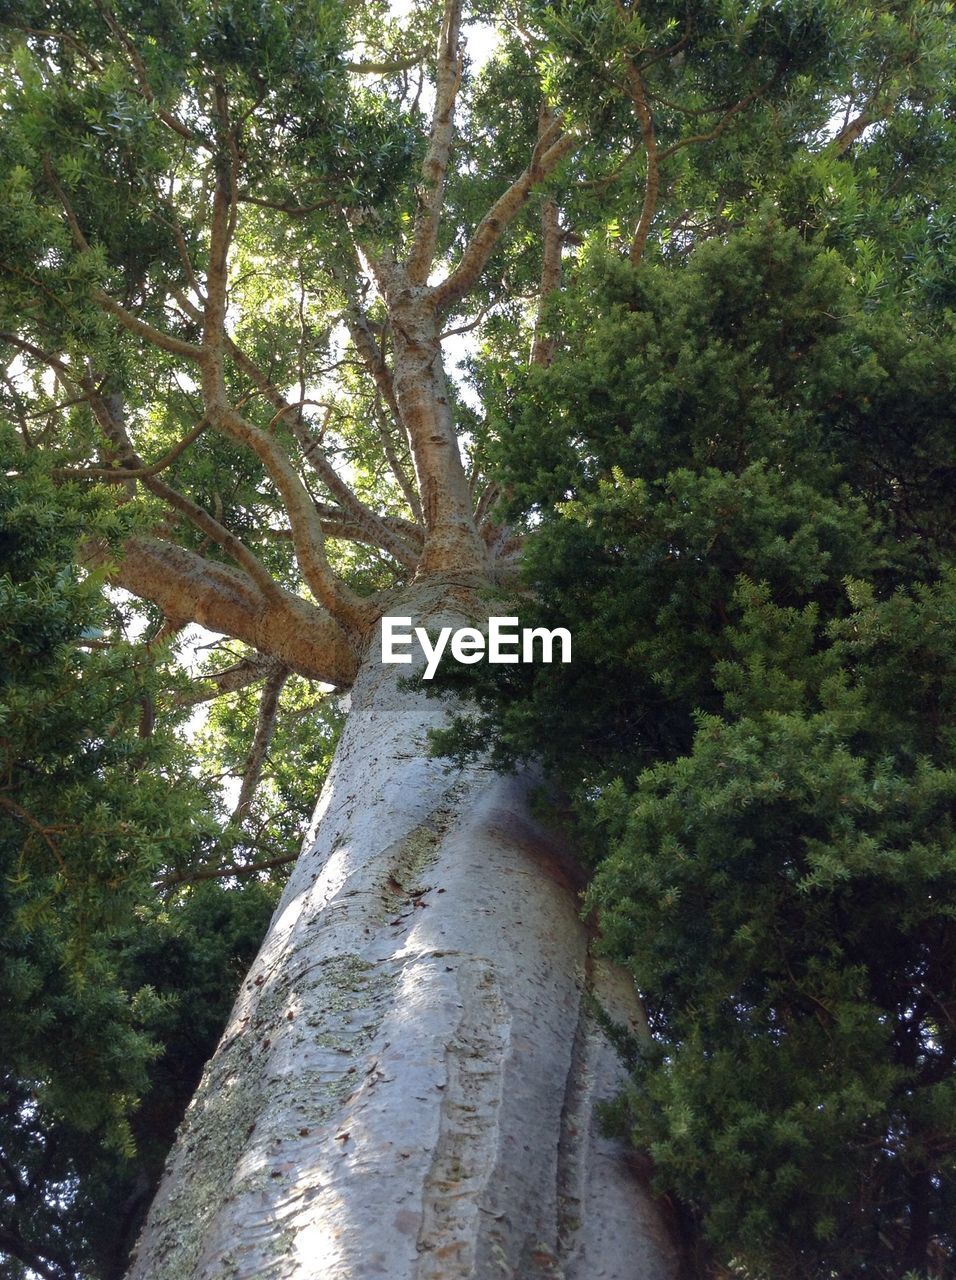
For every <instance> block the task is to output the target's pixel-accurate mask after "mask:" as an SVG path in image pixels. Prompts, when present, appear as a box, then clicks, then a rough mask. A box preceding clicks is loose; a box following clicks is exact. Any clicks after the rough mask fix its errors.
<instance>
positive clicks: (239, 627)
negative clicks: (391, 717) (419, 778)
mask: <svg viewBox="0 0 956 1280" xmlns="http://www.w3.org/2000/svg"><path fill="white" fill-rule="evenodd" d="M82 554H83V559H84V561H85V562H86V563H87V564H90V565H100V564H104V563H106V564H108V565H109V566H110V572H109V580H110V582H112V583H114V584H115V585H116V586H118V587H123V588H124V589H125V590H127V591H131V592H132V593H133V595H137V596H140V597H142V598H143V599H145V600H152V601H153V603H154V604H156V605H158V606H159V608H161V609H162V610H163V612H164V613H165V614H166V616H167V617H168V618H174V619H176V620H178V621H190V622H198V623H199V624H200V626H203V627H206V628H208V629H209V630H210V631H216V632H218V633H219V634H220V635H227V636H232V637H233V638H234V639H236V640H241V641H243V643H245V644H248V645H250V646H251V647H252V648H253V649H257V650H258V651H259V652H260V653H262V654H268V655H269V656H271V657H273V658H276V659H277V660H278V661H280V662H282V663H283V664H284V665H285V666H287V667H288V668H289V669H290V670H292V671H295V672H297V673H298V674H299V675H302V676H305V677H306V678H307V679H310V680H322V681H325V682H326V683H327V684H333V685H336V686H338V687H340V688H348V687H349V686H350V685H351V683H352V680H353V679H354V677H355V673H356V671H357V670H358V650H357V646H356V644H355V643H353V641H352V640H351V639H350V637H349V635H348V633H347V632H346V631H345V629H344V628H343V627H342V626H341V625H340V624H339V623H338V622H337V621H336V620H335V619H334V618H333V617H331V616H330V615H329V614H328V613H327V612H326V611H325V610H324V609H319V608H316V606H315V605H312V604H309V603H308V602H307V601H306V600H303V599H301V598H300V597H299V596H296V595H293V594H292V593H291V592H288V591H284V590H282V589H281V588H280V591H281V604H279V605H276V604H274V603H273V602H271V601H269V600H267V599H266V598H265V596H263V594H262V592H261V591H260V590H259V589H258V588H257V587H256V585H255V583H254V582H253V581H252V580H251V578H249V576H248V575H247V574H245V573H243V572H242V571H241V570H238V569H233V568H231V567H230V566H229V565H224V564H217V563H216V562H215V561H211V560H204V559H203V558H202V557H201V556H199V555H197V554H196V553H195V552H193V551H188V550H187V549H186V548H185V547H180V546H177V545H176V544H174V543H172V542H166V541H164V540H162V539H160V538H146V537H136V538H130V539H127V541H126V542H125V543H124V544H123V548H122V551H121V557H122V558H121V559H120V561H119V563H114V562H113V555H114V554H115V553H113V552H111V551H110V550H109V549H108V548H105V547H103V546H98V545H95V544H87V546H86V547H85V548H84V549H83V553H82Z"/></svg>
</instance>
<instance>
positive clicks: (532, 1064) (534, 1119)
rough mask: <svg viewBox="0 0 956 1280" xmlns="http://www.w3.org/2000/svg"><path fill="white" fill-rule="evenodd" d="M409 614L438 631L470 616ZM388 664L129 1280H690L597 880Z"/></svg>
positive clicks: (369, 669)
mask: <svg viewBox="0 0 956 1280" xmlns="http://www.w3.org/2000/svg"><path fill="white" fill-rule="evenodd" d="M417 603H418V605H419V608H418V609H414V610H413V608H412V606H411V605H409V603H408V602H407V601H405V602H404V603H403V604H402V605H401V606H395V608H394V610H393V612H395V613H399V614H403V613H404V614H407V613H409V612H414V613H416V614H417V615H418V617H419V618H422V617H425V618H426V619H427V622H428V624H429V625H440V624H441V623H443V622H446V621H451V622H452V623H455V624H460V622H461V617H460V614H459V615H458V616H451V617H448V616H443V615H445V614H447V610H445V609H443V608H442V607H440V606H439V607H437V608H433V609H429V608H428V607H427V603H425V604H423V602H422V600H421V597H419V599H418V601H417ZM410 670H411V668H409V667H408V666H383V665H382V664H381V662H380V660H379V644H378V640H377V638H376V639H375V640H374V641H373V644H372V646H371V652H370V654H369V656H368V658H367V660H366V662H365V664H364V666H363V668H362V670H361V671H360V674H359V677H358V679H357V681H356V684H355V687H354V689H353V692H352V708H351V713H350V715H349V717H348V723H347V726H346V728H345V731H344V734H343V737H342V741H341V743H340V746H339V749H338V752H337V755H336V758H335V762H334V765H333V767H332V770H331V773H330V775H329V778H328V780H327V782H326V785H325V787H324V789H323V792H322V795H321V797H320V800H319V804H318V808H317V810H316V814H315V818H314V821H313V829H312V831H311V832H310V834H309V836H308V837H307V840H306V843H305V846H304V849H303V853H302V856H301V857H300V859H299V861H298V863H297V865H296V867H295V870H294V872H293V874H292V877H291V879H290V881H289V884H288V886H287V888H286V891H285V893H284V895H283V897H282V901H281V902H280V904H279V906H278V908H277V910H276V913H275V916H274V918H273V920H272V924H271V926H270V929H269V932H268V935H267V937H266V940H265V942H264V943H263V946H262V949H261V951H260V953H259V956H258V957H257V959H256V961H255V963H254V964H253V966H252V969H251V971H250V973H249V975H248V977H247V979H246V981H245V982H244V983H243V988H242V992H241V994H240V996H239V999H238V1001H237V1004H236V1007H235V1009H234V1011H233V1014H232V1017H231V1020H230V1023H229V1025H228V1027H227V1029H226V1032H225V1034H224V1036H223V1038H222V1041H221V1043H220V1045H219V1047H218V1049H217V1051H216V1053H215V1055H214V1057H213V1058H212V1060H211V1062H210V1063H209V1066H208V1067H207V1070H206V1073H205V1076H204V1079H203V1081H202V1084H201V1085H200V1088H199V1090H198V1092H197V1094H196V1097H195V1098H194V1100H193V1102H192V1103H191V1104H190V1107H189V1110H188V1112H187V1114H186V1118H185V1120H184V1122H183V1126H182V1129H181V1132H180V1135H179V1138H178V1141H177V1143H176V1146H175V1147H174V1149H173V1152H172V1154H171V1156H170V1159H169V1162H168V1166H167V1170H166V1175H165V1178H164V1180H163V1183H162V1185H161V1188H160V1191H159V1193H158V1195H157V1198H156V1200H155V1202H154V1204H153V1207H152V1210H151V1212H150V1216H149V1219H148V1221H147V1223H146V1226H145V1228H144V1230H143V1233H142V1236H141V1238H140V1241H139V1244H138V1246H137V1250H136V1253H135V1256H134V1261H133V1263H132V1266H131V1269H130V1272H129V1280H200V1278H202V1280H224V1278H225V1277H230V1278H235V1280H253V1277H254V1278H255V1280H280V1278H281V1280H306V1277H308V1278H310V1280H312V1278H313V1277H321V1278H322V1280H357V1278H358V1277H375V1276H382V1277H389V1280H413V1278H414V1280H465V1277H469V1278H474V1280H506V1278H508V1277H514V1280H532V1278H534V1277H559V1276H560V1277H564V1280H602V1278H603V1280H612V1278H613V1280H638V1278H640V1280H665V1277H667V1278H669V1277H671V1276H672V1275H673V1274H674V1272H675V1260H674V1255H673V1251H672V1248H671V1246H670V1244H669V1242H668V1237H667V1233H666V1231H665V1229H664V1226H663V1222H662V1219H661V1216H660V1214H659V1211H658V1209H657V1207H656V1206H655V1204H654V1202H653V1200H652V1199H651V1197H650V1196H649V1194H648V1193H647V1191H646V1190H645V1189H644V1187H643V1186H642V1185H641V1183H640V1181H639V1180H638V1178H637V1175H636V1174H635V1172H634V1170H633V1165H632V1163H631V1162H630V1160H629V1157H628V1155H627V1152H626V1151H624V1150H623V1149H620V1148H619V1147H618V1146H617V1145H616V1144H615V1143H614V1142H613V1141H611V1140H610V1139H608V1138H606V1137H604V1136H602V1135H601V1133H600V1130H599V1126H598V1123H597V1119H596V1116H595V1103H596V1102H597V1101H598V1100H599V1099H601V1098H606V1097H609V1096H611V1095H612V1094H613V1093H614V1090H615V1088H616V1086H617V1085H618V1084H619V1083H620V1081H621V1079H622V1069H621V1066H620V1063H619V1061H618V1059H617V1057H616V1055H615V1053H614V1051H613V1050H612V1048H611V1047H610V1045H609V1044H608V1043H607V1041H606V1039H605V1038H604V1036H603V1033H602V1032H601V1031H600V1030H599V1028H598V1026H597V1024H596V1022H595V1020H594V1018H593V1015H592V1013H591V1010H590V1007H589V1001H588V998H587V997H588V996H589V994H590V993H593V994H594V995H595V996H596V997H597V999H598V1001H599V1002H600V1003H601V1004H602V1005H603V1006H604V1007H605V1008H606V1009H607V1011H608V1012H609V1013H610V1014H611V1015H612V1016H613V1017H614V1018H615V1019H617V1020H618V1021H622V1022H626V1023H629V1024H631V1025H633V1026H637V1025H639V1018H640V1010H639V1005H638V1003H637V1001H636V999H635V996H634V992H633V988H632V987H631V985H630V984H629V982H628V980H627V979H626V978H625V976H624V975H623V974H622V973H620V972H619V971H616V970H614V969H612V968H611V967H610V966H609V965H607V964H606V963H604V962H601V961H599V960H595V959H593V958H592V957H591V955H590V952H589V941H590V940H589V935H588V932H587V930H586V928H585V926H584V925H583V924H582V922H581V920H580V918H579V914H578V912H579V900H578V897H577V894H576V892H575V887H574V881H573V871H572V870H571V869H570V868H569V864H568V861H567V859H565V858H564V857H563V856H562V854H561V852H560V850H559V849H558V848H557V847H556V844H555V842H554V840H553V839H552V837H550V836H549V835H548V834H547V833H546V832H545V831H544V829H543V828H542V827H541V826H540V825H538V824H537V823H536V822H534V821H533V820H532V819H531V818H530V817H529V815H528V810H527V806H526V791H527V786H528V784H527V782H525V781H521V780H517V779H504V778H501V777H497V776H495V775H494V774H492V773H491V772H490V771H489V770H487V769H486V768H484V767H480V766H474V767H470V768H469V769H467V770H465V771H463V772H462V771H458V770H454V771H449V769H448V767H447V763H446V762H443V761H441V760H435V759H432V758H430V757H429V755H428V747H427V742H426V733H427V730H428V729H429V728H430V727H432V726H435V725H437V724H439V723H440V722H441V720H442V718H443V715H444V710H443V706H442V703H441V702H440V701H439V700H438V699H429V698H426V697H424V696H423V695H422V694H420V693H417V692H414V691H409V690H407V689H404V688H402V687H401V686H400V678H401V677H402V676H403V675H404V676H407V675H408V674H409V672H410Z"/></svg>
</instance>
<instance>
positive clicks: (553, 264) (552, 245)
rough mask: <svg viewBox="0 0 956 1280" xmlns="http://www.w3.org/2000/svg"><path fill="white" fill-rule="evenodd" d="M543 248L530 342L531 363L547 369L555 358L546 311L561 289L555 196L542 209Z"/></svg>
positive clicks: (558, 227) (558, 222)
mask: <svg viewBox="0 0 956 1280" xmlns="http://www.w3.org/2000/svg"><path fill="white" fill-rule="evenodd" d="M541 249H542V253H541V284H540V286H539V289H538V312H537V315H536V316H535V321H534V338H533V340H532V343H531V363H532V364H537V365H541V366H547V365H549V364H550V363H551V360H552V358H553V356H554V338H553V337H551V336H550V335H549V334H548V333H546V332H545V324H544V312H545V307H546V305H547V302H548V299H549V298H550V297H551V295H552V294H553V293H554V292H555V291H556V290H557V289H559V288H560V287H561V220H560V215H559V212H558V202H557V201H556V200H555V199H554V198H553V196H548V198H547V199H546V200H545V202H544V204H543V205H542V207H541Z"/></svg>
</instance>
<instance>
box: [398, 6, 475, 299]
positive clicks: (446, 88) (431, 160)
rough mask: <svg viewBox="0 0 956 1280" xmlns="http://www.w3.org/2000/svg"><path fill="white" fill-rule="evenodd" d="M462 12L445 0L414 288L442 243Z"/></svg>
mask: <svg viewBox="0 0 956 1280" xmlns="http://www.w3.org/2000/svg"><path fill="white" fill-rule="evenodd" d="M461 10H462V0H445V12H444V14H443V17H442V25H441V34H440V36H439V39H438V67H437V84H436V87H435V109H434V111H433V113H432V125H431V132H430V134H429V138H428V149H427V151H426V152H425V159H424V161H423V162H422V184H421V187H420V188H419V191H418V213H417V215H416V218H415V229H414V231H413V233H412V247H411V252H410V253H409V255H408V261H407V263H406V271H407V274H408V278H409V280H410V281H411V282H412V284H424V283H425V281H426V280H427V279H428V274H429V272H430V271H431V266H432V262H433V261H434V258H435V245H436V244H437V242H438V227H439V223H440V222H441V208H442V195H443V192H444V189H445V176H446V174H447V172H448V161H449V158H450V156H451V147H452V142H453V141H454V136H455V100H456V99H457V97H458V89H459V87H460V85H461V77H462V73H463V71H464V59H463V57H462V52H461V49H460V47H459V40H460V37H461Z"/></svg>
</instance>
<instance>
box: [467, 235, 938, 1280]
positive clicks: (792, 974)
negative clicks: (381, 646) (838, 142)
mask: <svg viewBox="0 0 956 1280" xmlns="http://www.w3.org/2000/svg"><path fill="white" fill-rule="evenodd" d="M913 232H914V229H913V228H912V227H911V226H910V227H907V229H906V232H905V233H904V234H905V235H906V238H907V240H908V241H909V242H910V243H913V242H914V240H915V236H914V234H913ZM854 274H855V273H851V272H850V271H848V270H847V268H846V266H845V264H844V263H843V262H842V261H841V260H840V257H839V256H838V255H837V254H835V253H833V252H832V251H823V250H822V249H821V246H820V245H819V244H813V243H812V242H811V243H808V242H807V241H806V240H804V238H802V237H801V236H800V235H799V234H798V233H797V232H795V231H794V230H792V229H786V228H784V227H782V226H781V225H780V219H779V216H778V215H777V214H774V215H772V216H769V217H765V218H763V219H761V220H759V221H758V222H757V223H756V225H754V226H752V227H749V228H747V229H746V230H745V231H742V232H737V233H735V234H733V235H731V236H730V237H728V238H727V239H726V240H724V241H716V240H715V241H713V242H711V243H710V244H707V245H705V246H702V247H700V248H699V249H698V250H697V252H696V253H695V255H694V257H693V260H692V261H691V262H689V263H688V264H687V266H686V267H685V268H684V269H683V271H681V272H680V273H675V272H672V271H669V270H667V269H666V268H663V267H660V266H658V267H655V268H645V269H644V270H643V271H641V272H640V273H637V274H635V273H634V272H632V271H631V270H629V269H628V268H622V267H621V265H620V264H619V263H617V262H615V261H613V260H612V261H610V262H597V263H595V265H594V268H593V269H592V271H591V273H590V276H589V278H585V279H582V280H581V281H580V292H579V293H578V294H577V296H576V297H571V296H570V294H569V296H568V298H567V300H566V301H565V303H564V308H563V309H564V311H565V315H564V321H565V325H564V328H565V332H566V333H568V334H569V339H570V340H569V341H568V343H567V345H566V346H565V347H564V348H563V350H562V351H561V352H560V353H559V354H558V355H556V357H555V360H554V361H553V363H552V365H551V366H550V368H549V369H548V370H547V371H546V372H543V373H541V374H540V376H539V377H537V378H536V379H535V380H534V381H533V382H532V383H531V384H530V385H526V386H525V388H524V391H523V395H521V396H519V397H518V398H517V400H516V402H515V404H514V408H515V413H514V417H513V420H512V425H511V427H510V429H509V431H508V437H507V439H505V440H503V442H502V446H501V447H502V452H503V455H504V457H505V459H506V460H507V463H508V471H507V473H506V474H507V475H508V479H509V481H510V489H511V492H512V493H513V494H514V495H515V496H514V498H513V502H514V503H515V506H516V507H517V506H518V504H519V503H520V505H521V507H522V508H524V509H525V510H527V509H529V508H530V509H532V510H535V511H536V515H537V519H536V525H535V534H534V537H533V539H532V540H531V543H530V544H529V547H528V551H527V557H526V559H527V570H528V574H529V582H530V585H532V586H533V588H534V589H535V593H536V598H537V600H538V602H539V603H538V606H537V613H538V617H537V619H536V621H538V622H539V624H541V625H544V626H553V625H555V623H556V622H557V620H558V619H560V620H561V621H562V622H563V623H565V624H566V625H568V626H570V627H571V629H572V630H573V632H574V634H575V636H576V637H577V641H578V650H577V662H576V664H574V665H573V666H572V667H567V668H561V669H559V670H558V671H555V672H550V673H548V674H547V675H545V674H544V673H543V672H542V671H535V670H533V669H514V670H513V671H511V672H509V673H508V678H507V680H506V681H505V682H504V683H502V682H501V681H500V680H499V681H497V682H492V681H489V680H488V678H487V675H485V676H484V677H483V678H482V679H481V680H479V681H478V682H477V684H476V683H475V681H474V679H473V678H472V679H471V680H470V681H465V682H464V683H465V684H466V687H467V685H468V684H469V683H470V684H471V685H472V686H473V687H472V689H471V693H472V698H473V700H477V701H478V703H479V704H480V705H482V706H483V707H484V710H485V718H483V719H479V720H478V721H477V722H476V721H475V719H474V717H472V718H471V720H470V721H467V722H465V723H464V724H463V725H462V727H461V728H460V729H459V731H458V732H452V733H447V732H446V734H445V735H444V740H445V743H446V745H447V746H448V747H449V748H450V749H451V750H453V751H456V752H458V753H459V754H463V755H465V756H467V754H468V749H469V744H470V743H471V742H474V741H475V740H476V739H477V740H478V741H479V742H481V743H482V744H485V743H486V742H487V739H488V736H489V734H491V733H495V734H496V735H497V745H496V751H497V753H498V756H499V758H500V759H503V760H506V759H507V758H508V757H509V756H510V758H512V759H514V758H515V757H517V758H519V759H520V758H522V757H524V756H527V755H528V754H529V751H530V750H532V749H533V751H534V753H535V754H536V755H538V756H540V755H541V753H542V750H543V751H544V752H545V754H546V757H547V762H548V764H549V765H550V767H551V769H552V771H553V772H555V773H559V774H562V775H563V776H564V778H565V780H566V783H567V785H568V788H569V790H570V791H571V793H572V794H573V795H574V796H575V801H576V809H577V813H578V815H579V820H580V823H581V827H582V829H583V831H582V834H583V835H585V836H588V835H589V837H590V840H589V843H590V847H591V849H592V856H593V857H594V860H595V862H596V863H597V871H596V875H595V877H594V880H593V882H592V885H591V888H590V891H589V903H590V905H591V906H593V907H594V908H596V909H598V910H600V912H601V918H602V924H603V930H604V947H605V950H606V954H608V955H610V956H612V957H613V958H614V959H616V960H618V961H619V962H622V963H625V964H627V965H628V966H629V967H630V969H631V971H632V972H633V973H634V976H635V979H636V981H637V984H638V987H639V989H640V990H641V992H642V995H643V997H644V1002H645V1007H646V1008H647V1012H648V1018H649V1026H650V1031H651V1036H650V1037H649V1038H648V1039H647V1040H645V1042H644V1043H641V1044H638V1043H633V1044H632V1045H631V1049H630V1052H631V1056H632V1062H633V1068H634V1074H633V1080H632V1085H631V1087H630V1089H629V1090H628V1091H627V1092H626V1093H625V1094H624V1095H623V1096H622V1098H621V1099H619V1100H618V1102H617V1103H616V1104H615V1108H614V1118H615V1123H616V1124H617V1125H619V1126H620V1128H621V1130H622V1131H623V1132H626V1133H629V1134H630V1135H631V1136H632V1138H633V1140H634V1142H635V1143H636V1144H637V1145H638V1146H639V1147H640V1148H641V1149H643V1150H647V1151H649V1152H650V1153H651V1155H652V1157H653V1160H654V1165H655V1182H656V1185H657V1186H658V1188H659V1189H660V1190H662V1191H666V1192H667V1193H668V1194H670V1195H672V1196H675V1197H677V1198H678V1200H679V1202H680V1203H681V1205H682V1206H683V1214H684V1217H685V1221H686V1222H687V1224H688V1227H693V1228H694V1232H693V1234H694V1235H696V1237H697V1264H696V1265H697V1268H698V1272H699V1273H700V1274H713V1273H714V1272H715V1270H718V1271H719V1268H721V1267H726V1268H729V1270H730V1271H731V1272H732V1273H734V1274H746V1275H749V1276H761V1277H762V1276H767V1277H769V1276H773V1277H775V1280H776V1278H777V1277H784V1276H787V1277H790V1276H792V1277H799V1278H801V1280H810V1278H812V1277H819V1276H837V1275H838V1276H841V1277H850V1276H864V1275H879V1276H900V1275H904V1274H910V1273H913V1274H919V1275H933V1276H935V1275H944V1274H946V1273H947V1271H948V1268H950V1267H951V1265H952V1258H953V1252H954V1240H953V1237H952V1230H951V1225H952V1220H953V1205H952V1177H953V1172H954V1170H953V1155H952V1153H953V1150H954V1130H953V1123H952V1119H953V1112H952V1105H951V1099H952V1093H953V1088H954V1083H956V1041H954V1038H953V1022H952V1016H951V1013H952V997H953V991H954V989H956V968H954V955H956V951H954V941H956V939H954V935H953V928H952V916H953V908H954V904H956V880H954V877H953V850H954V831H953V779H954V773H953V764H954V756H953V746H954V743H953V736H952V724H953V695H954V684H953V672H954V657H956V654H954V650H953V635H954V632H953V625H952V610H953V603H954V601H953V586H954V579H953V527H954V526H953V520H952V485H951V479H952V475H953V467H954V453H953V440H954V432H953V410H952V405H953V385H952V379H953V372H952V371H953V354H954V351H953V335H952V327H951V320H950V318H949V317H948V316H946V314H945V313H944V312H942V311H934V309H933V307H932V306H931V305H927V300H926V299H925V298H924V299H923V305H922V307H921V308H920V309H919V312H918V316H917V314H914V313H913V312H912V311H909V307H910V306H911V305H912V287H911V285H910V286H909V287H908V288H907V290H906V293H905V294H903V296H901V291H899V290H893V291H892V293H893V295H894V296H886V295H884V296H883V297H882V299H881V302H880V305H879V308H878V310H875V311H874V310H873V309H871V308H869V307H868V306H867V305H866V303H867V299H866V292H865V291H863V290H860V288H859V284H858V277H857V278H856V279H855V278H854ZM861 294H862V296H861ZM890 318H893V319H895V321H896V323H895V324H892V323H888V320H889V319H890ZM904 320H905V321H906V323H904ZM572 423H573V425H572ZM549 468H550V469H549ZM518 495H520V497H519V496H518ZM558 498H560V499H561V500H560V501H558V500H557V499H558ZM455 683H456V684H457V685H458V687H459V688H460V687H461V686H462V684H463V680H462V679H461V678H459V679H458V680H457V681H456V682H455ZM569 712H570V715H569ZM559 724H564V725H566V726H567V727H566V729H565V732H563V733H562V734H558V733H557V731H556V727H557V726H558V725H559ZM541 744H546V745H545V746H544V747H543V748H542V745H541Z"/></svg>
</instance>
